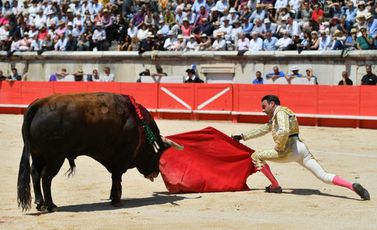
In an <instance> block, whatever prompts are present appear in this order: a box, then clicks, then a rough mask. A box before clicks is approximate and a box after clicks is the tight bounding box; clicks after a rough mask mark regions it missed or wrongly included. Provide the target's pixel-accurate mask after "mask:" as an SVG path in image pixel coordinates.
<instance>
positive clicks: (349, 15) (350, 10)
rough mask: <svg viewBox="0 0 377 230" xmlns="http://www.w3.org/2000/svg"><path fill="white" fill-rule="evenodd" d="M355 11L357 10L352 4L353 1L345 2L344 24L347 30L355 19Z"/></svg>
mask: <svg viewBox="0 0 377 230" xmlns="http://www.w3.org/2000/svg"><path fill="white" fill-rule="evenodd" d="M356 12H357V9H356V8H355V7H354V6H353V2H352V1H351V0H349V1H348V2H347V9H346V11H345V17H346V20H345V21H346V22H345V25H346V29H347V30H348V31H349V30H350V29H351V27H352V25H353V24H354V23H355V21H356Z"/></svg>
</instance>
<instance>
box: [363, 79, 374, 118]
mask: <svg viewBox="0 0 377 230" xmlns="http://www.w3.org/2000/svg"><path fill="white" fill-rule="evenodd" d="M359 89H360V115H363V116H377V86H360V87H359Z"/></svg>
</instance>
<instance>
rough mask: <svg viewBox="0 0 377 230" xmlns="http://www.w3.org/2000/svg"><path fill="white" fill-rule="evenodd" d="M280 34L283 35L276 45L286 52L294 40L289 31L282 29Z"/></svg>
mask: <svg viewBox="0 0 377 230" xmlns="http://www.w3.org/2000/svg"><path fill="white" fill-rule="evenodd" d="M280 33H281V34H282V35H283V37H281V38H280V39H279V40H278V41H277V42H276V43H275V46H276V47H277V49H278V50H286V49H287V48H288V46H289V45H290V44H291V43H292V39H291V38H290V37H289V34H288V31H286V30H284V29H281V30H280Z"/></svg>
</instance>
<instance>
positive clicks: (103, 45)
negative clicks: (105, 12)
mask: <svg viewBox="0 0 377 230" xmlns="http://www.w3.org/2000/svg"><path fill="white" fill-rule="evenodd" d="M106 36H107V34H106V31H105V30H104V28H103V25H102V23H101V22H97V23H96V28H95V29H94V31H93V35H92V41H93V47H94V48H96V49H97V50H98V51H104V50H108V49H109V44H108V43H107V40H106Z"/></svg>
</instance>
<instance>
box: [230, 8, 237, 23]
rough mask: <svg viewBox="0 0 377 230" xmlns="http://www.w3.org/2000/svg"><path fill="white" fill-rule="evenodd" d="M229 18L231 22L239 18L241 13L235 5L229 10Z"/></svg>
mask: <svg viewBox="0 0 377 230" xmlns="http://www.w3.org/2000/svg"><path fill="white" fill-rule="evenodd" d="M228 18H229V23H230V24H233V22H234V21H238V20H239V15H238V14H237V11H236V10H235V9H234V8H233V7H232V8H230V10H229V15H228Z"/></svg>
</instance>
